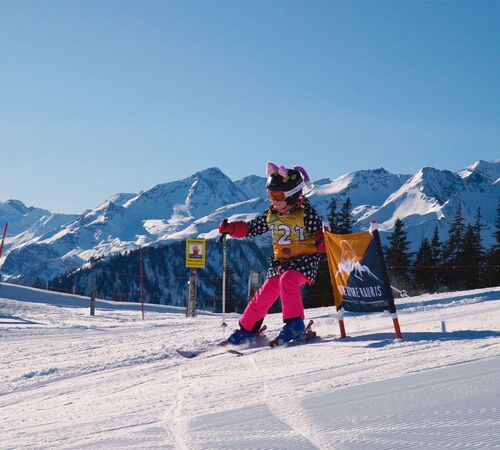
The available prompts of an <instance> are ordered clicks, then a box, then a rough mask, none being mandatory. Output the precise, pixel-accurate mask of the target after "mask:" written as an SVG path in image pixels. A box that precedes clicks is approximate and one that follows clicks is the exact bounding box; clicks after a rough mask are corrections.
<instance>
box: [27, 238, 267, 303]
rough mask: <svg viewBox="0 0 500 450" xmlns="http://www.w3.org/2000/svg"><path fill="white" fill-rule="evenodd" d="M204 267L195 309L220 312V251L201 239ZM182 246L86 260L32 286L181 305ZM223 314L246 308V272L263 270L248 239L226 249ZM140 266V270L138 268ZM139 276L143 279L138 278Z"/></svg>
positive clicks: (176, 243)
mask: <svg viewBox="0 0 500 450" xmlns="http://www.w3.org/2000/svg"><path fill="white" fill-rule="evenodd" d="M206 250H207V264H206V267H205V268H204V269H198V270H197V275H198V280H197V300H198V308H199V309H204V310H207V311H217V312H220V311H222V300H221V299H222V249H221V244H220V243H218V242H217V241H215V240H207V249H206ZM185 251H186V243H185V241H184V240H182V241H170V242H168V243H166V244H164V245H158V246H148V247H143V248H142V249H137V250H131V251H127V252H124V253H117V254H114V255H108V256H104V257H101V258H91V259H90V261H89V262H88V263H87V264H86V265H85V266H84V267H83V268H79V269H77V270H74V271H72V272H69V273H66V274H64V275H61V276H59V277H56V278H54V279H53V280H51V281H49V282H48V285H47V284H46V283H41V282H40V280H37V282H36V284H35V287H43V288H45V287H48V289H49V290H54V291H58V292H68V293H75V294H79V295H85V296H90V292H91V289H92V287H93V286H94V285H95V289H96V295H97V297H98V298H101V299H105V300H115V301H121V302H140V301H141V299H142V297H143V298H144V301H145V302H146V303H154V304H165V305H174V306H182V307H184V306H185V304H186V297H187V291H188V286H187V281H188V279H189V275H190V269H187V268H186V266H185ZM228 253H229V254H228V261H229V262H228V267H227V280H226V311H227V312H233V311H237V312H242V311H243V309H244V307H245V305H246V300H247V298H246V296H247V287H248V274H249V272H250V270H258V271H260V272H264V271H265V269H266V266H267V260H266V258H265V257H264V255H263V254H262V252H261V251H260V249H259V248H258V247H257V246H256V244H255V243H254V242H252V241H247V242H231V243H230V244H229V245H228ZM141 267H142V268H141ZM141 275H143V276H141Z"/></svg>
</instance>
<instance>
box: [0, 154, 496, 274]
mask: <svg viewBox="0 0 500 450" xmlns="http://www.w3.org/2000/svg"><path fill="white" fill-rule="evenodd" d="M499 179H500V160H497V161H492V162H486V161H477V162H475V163H473V164H471V165H470V166H468V167H466V168H465V169H463V170H461V171H459V172H457V173H453V172H450V171H447V170H438V169H434V168H430V167H426V168H423V169H421V170H419V171H418V172H417V173H416V174H414V175H413V176H412V175H400V174H392V173H389V172H387V171H386V170H385V169H383V168H380V169H376V170H360V171H356V172H352V173H349V174H345V175H342V176H340V177H338V178H335V179H334V180H329V179H322V180H319V181H318V182H316V183H315V185H316V187H315V189H314V191H313V192H312V193H311V194H310V195H309V198H310V200H311V202H312V204H313V205H314V206H315V207H316V208H317V210H318V211H319V213H320V214H321V215H322V217H323V220H324V221H325V222H326V219H327V215H328V208H329V205H330V202H331V200H332V198H335V199H336V200H337V205H338V207H339V208H340V207H341V205H342V203H343V201H345V199H346V198H348V197H349V198H350V199H351V202H352V205H353V215H354V218H355V220H356V224H355V228H356V229H366V228H368V226H369V224H370V221H372V220H376V221H377V222H378V223H379V224H380V228H381V230H382V232H389V231H391V229H392V227H393V224H394V221H395V220H396V218H397V217H399V218H401V219H403V220H404V222H405V223H406V224H407V227H408V231H409V237H410V240H411V241H412V242H413V247H417V246H418V245H419V243H420V240H421V238H422V236H423V235H427V236H428V235H430V234H431V233H432V231H433V228H434V226H435V225H438V227H439V230H440V232H441V236H442V238H445V237H446V232H447V230H448V227H449V223H450V220H451V218H452V215H453V212H454V211H455V210H456V207H457V206H458V205H459V204H461V206H462V214H463V216H464V220H465V222H466V223H468V222H472V221H473V218H474V216H475V214H476V212H477V208H478V207H481V214H482V217H483V221H484V223H485V225H486V227H485V229H484V235H483V238H484V243H485V244H486V245H491V243H492V235H493V228H494V223H495V218H496V206H497V198H498V196H499V195H500V190H499V183H498V180H499ZM267 205H268V201H267V199H266V193H265V178H264V177H259V176H255V175H252V176H248V177H245V178H243V179H241V180H238V181H235V182H233V181H232V180H231V179H230V178H228V177H227V176H226V175H225V174H224V173H222V172H221V171H220V170H219V169H218V168H209V169H206V170H203V171H201V172H198V173H195V174H194V175H192V176H190V177H188V178H185V179H183V180H179V181H173V182H170V183H165V184H160V185H157V186H155V187H153V188H152V189H149V190H147V191H144V192H140V193H139V194H117V195H115V196H113V197H111V198H109V199H107V200H106V201H104V202H103V203H101V204H100V205H99V206H97V207H96V208H95V209H93V210H88V211H85V212H84V213H83V214H82V215H80V216H78V217H75V216H68V215H58V214H51V213H49V212H48V211H44V210H39V209H37V208H28V207H26V206H25V205H23V204H22V203H21V202H17V201H12V200H10V201H8V202H5V203H0V225H1V224H2V223H4V222H9V236H10V237H9V239H8V246H7V247H6V252H5V255H4V260H5V261H4V264H3V267H2V272H3V273H4V274H8V275H10V276H13V277H16V276H24V277H26V276H27V275H28V274H29V275H30V277H29V278H31V279H33V278H34V277H37V276H38V277H40V278H42V279H49V278H52V277H53V276H55V275H57V274H60V273H61V272H64V271H66V270H68V269H69V268H72V267H78V266H80V265H81V264H83V263H85V262H86V261H88V260H89V259H90V258H92V257H98V256H102V255H107V254H111V253H116V252H122V251H126V250H130V249H134V248H137V247H138V246H140V245H152V244H160V243H163V244H168V243H169V242H171V241H172V240H179V239H184V238H186V237H197V236H198V237H205V238H215V237H217V236H218V231H217V226H218V224H219V222H220V221H221V220H222V219H223V218H226V217H227V218H230V219H231V220H235V219H249V218H251V217H253V216H254V215H256V214H257V213H259V212H261V211H264V210H265V208H266V207H267ZM382 236H383V234H382ZM261 242H262V241H261Z"/></svg>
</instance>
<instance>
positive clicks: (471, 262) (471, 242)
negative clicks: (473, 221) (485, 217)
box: [458, 224, 482, 289]
mask: <svg viewBox="0 0 500 450" xmlns="http://www.w3.org/2000/svg"><path fill="white" fill-rule="evenodd" d="M480 263H481V249H480V246H479V245H478V236H477V230H476V227H475V226H474V225H470V224H469V225H467V227H466V229H465V233H464V237H463V240H462V250H461V258H460V266H461V277H460V281H459V282H458V287H460V288H463V289H473V288H477V287H480V286H481V281H482V280H481V279H480V278H481V271H480V270H479V268H480Z"/></svg>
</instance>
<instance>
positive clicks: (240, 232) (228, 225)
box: [219, 219, 248, 238]
mask: <svg viewBox="0 0 500 450" xmlns="http://www.w3.org/2000/svg"><path fill="white" fill-rule="evenodd" d="M219 233H220V234H229V236H232V237H235V238H244V237H246V236H247V235H248V224H247V223H246V222H243V221H241V220H237V221H235V222H228V220H227V219H224V220H223V221H222V222H221V223H220V225H219Z"/></svg>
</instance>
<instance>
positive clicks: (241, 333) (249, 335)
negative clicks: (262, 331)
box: [227, 328, 257, 345]
mask: <svg viewBox="0 0 500 450" xmlns="http://www.w3.org/2000/svg"><path fill="white" fill-rule="evenodd" d="M256 337H257V333H253V332H251V331H247V330H245V329H244V328H240V329H239V330H234V331H233V333H232V334H231V336H229V337H228V338H227V342H228V344H233V345H240V344H244V343H246V342H249V341H251V340H253V339H255V338H256Z"/></svg>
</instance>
